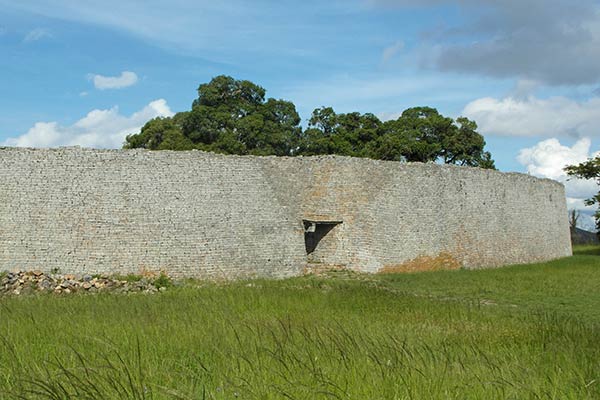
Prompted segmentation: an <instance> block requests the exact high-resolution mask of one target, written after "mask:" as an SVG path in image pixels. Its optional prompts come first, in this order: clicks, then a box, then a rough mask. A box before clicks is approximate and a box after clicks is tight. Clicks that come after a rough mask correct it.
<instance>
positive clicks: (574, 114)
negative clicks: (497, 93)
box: [462, 96, 600, 137]
mask: <svg viewBox="0 0 600 400" xmlns="http://www.w3.org/2000/svg"><path fill="white" fill-rule="evenodd" d="M462 114H463V115H464V116H465V117H468V118H470V119H474V120H475V121H477V124H478V125H479V129H480V130H481V132H482V133H484V134H496V135H504V136H546V137H557V136H570V137H584V136H587V137H590V136H598V135H600V97H593V98H591V99H589V100H586V101H582V102H579V101H575V100H572V99H568V98H566V97H551V98H548V99H539V98H536V97H533V96H529V97H526V98H521V99H519V98H517V97H506V98H504V99H495V98H491V97H485V98H481V99H477V100H475V101H472V102H471V103H469V104H467V106H466V107H465V108H464V110H463V112H462Z"/></svg>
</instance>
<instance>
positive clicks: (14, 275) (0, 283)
mask: <svg viewBox="0 0 600 400" xmlns="http://www.w3.org/2000/svg"><path fill="white" fill-rule="evenodd" d="M0 276H2V278H1V279H0V295H2V294H9V295H21V294H32V293H40V292H42V293H43V292H46V293H56V294H69V293H76V292H88V293H95V292H103V291H113V292H117V293H128V292H144V293H156V292H162V291H165V290H166V289H167V288H166V287H165V286H161V285H160V284H159V283H158V282H157V280H156V277H155V276H149V277H139V278H136V279H135V280H123V279H119V278H118V277H110V276H92V275H69V274H66V275H62V274H46V273H44V272H42V271H12V272H6V273H3V274H2V275H0Z"/></svg>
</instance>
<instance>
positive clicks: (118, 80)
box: [90, 71, 138, 90]
mask: <svg viewBox="0 0 600 400" xmlns="http://www.w3.org/2000/svg"><path fill="white" fill-rule="evenodd" d="M90 78H91V79H92V81H93V82H94V87H95V88H96V89H100V90H105V89H122V88H126V87H128V86H132V85H135V84H136V83H137V81H138V76H137V75H136V73H135V72H131V71H123V72H121V75H120V76H103V75H91V76H90Z"/></svg>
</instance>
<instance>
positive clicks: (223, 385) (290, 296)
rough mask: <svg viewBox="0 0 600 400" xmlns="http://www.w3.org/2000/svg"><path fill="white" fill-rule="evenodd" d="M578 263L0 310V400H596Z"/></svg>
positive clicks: (598, 265) (584, 279) (598, 301)
mask: <svg viewBox="0 0 600 400" xmlns="http://www.w3.org/2000/svg"><path fill="white" fill-rule="evenodd" d="M576 253H577V254H576V255H575V256H573V257H570V258H566V259H562V260H557V261H554V262H549V263H544V264H535V265H525V266H512V267H506V268H501V269H496V270H481V271H466V270H459V271H442V272H429V273H420V274H402V275H358V274H348V273H342V272H337V273H331V274H328V275H326V276H322V277H315V276H312V277H302V278H295V279H289V280H283V281H252V282H239V283H232V284H227V285H213V284H204V285H203V286H198V285H199V284H195V285H193V284H190V285H186V286H183V287H176V288H171V289H169V290H168V291H167V292H165V293H161V294H156V295H143V294H129V295H117V294H99V295H70V296H55V295H39V296H22V297H0V398H2V399H4V398H7V399H10V398H18V399H29V398H31V399H38V398H41V399H113V398H114V399H171V398H175V399H177V398H180V399H238V398H239V399H361V400H362V399H600V249H599V248H593V247H587V248H579V249H578V250H577V252H576Z"/></svg>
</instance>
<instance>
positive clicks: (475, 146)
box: [124, 76, 494, 168]
mask: <svg viewBox="0 0 600 400" xmlns="http://www.w3.org/2000/svg"><path fill="white" fill-rule="evenodd" d="M265 95H266V91H265V89H263V88H262V87H260V86H258V85H256V84H254V83H252V82H250V81H246V80H235V79H234V78H232V77H229V76H217V77H215V78H213V79H212V80H211V81H210V82H209V83H205V84H201V85H200V87H199V88H198V98H197V99H195V100H194V101H193V103H192V107H191V110H190V111H186V112H180V113H177V114H175V115H174V116H173V117H167V118H155V119H153V120H151V121H149V122H148V123H146V125H144V127H143V128H142V130H141V132H140V133H138V134H133V135H129V136H127V138H126V142H125V145H124V147H125V148H146V149H150V150H166V149H170V150H191V149H199V150H205V151H214V152H219V153H225V154H254V155H277V156H297V155H319V154H338V155H345V156H353V157H369V158H374V159H381V160H396V161H420V162H444V163H448V164H459V165H467V166H475V167H481V168H494V161H493V160H492V158H491V155H490V153H489V152H487V151H484V147H485V140H484V139H483V136H481V135H480V134H479V133H478V132H477V124H476V123H475V122H474V121H470V120H468V119H467V118H464V117H461V118H457V120H456V121H454V120H453V119H452V118H449V117H444V116H443V115H441V114H440V113H439V112H438V111H437V110H436V109H435V108H431V107H414V108H409V109H407V110H405V111H404V112H403V113H402V114H401V115H400V117H399V118H398V119H396V120H392V121H386V122H382V121H380V120H379V118H377V117H376V116H375V115H373V114H371V113H366V114H361V113H359V112H351V113H347V114H337V113H336V112H335V111H334V110H333V108H331V107H321V108H317V109H315V110H314V111H313V113H312V115H311V117H310V119H309V120H308V126H307V128H306V129H305V130H303V129H302V127H301V126H300V122H301V120H300V116H299V115H298V112H297V111H296V107H295V106H294V104H293V103H292V102H290V101H287V100H277V99H273V98H269V99H265Z"/></svg>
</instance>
